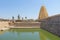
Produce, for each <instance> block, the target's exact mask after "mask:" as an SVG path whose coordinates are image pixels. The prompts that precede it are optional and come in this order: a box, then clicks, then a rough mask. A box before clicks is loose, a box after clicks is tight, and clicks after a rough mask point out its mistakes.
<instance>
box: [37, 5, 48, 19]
mask: <svg viewBox="0 0 60 40" xmlns="http://www.w3.org/2000/svg"><path fill="white" fill-rule="evenodd" d="M47 17H48V13H47V10H46V8H45V6H42V7H41V10H40V12H39V17H38V20H41V19H44V18H47Z"/></svg>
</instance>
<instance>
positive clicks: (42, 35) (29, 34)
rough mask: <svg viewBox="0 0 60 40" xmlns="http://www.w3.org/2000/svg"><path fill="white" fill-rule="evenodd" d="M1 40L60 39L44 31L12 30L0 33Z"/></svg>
mask: <svg viewBox="0 0 60 40" xmlns="http://www.w3.org/2000/svg"><path fill="white" fill-rule="evenodd" d="M0 40H60V37H58V36H56V35H53V34H51V33H49V32H47V31H45V30H42V29H10V30H7V31H0Z"/></svg>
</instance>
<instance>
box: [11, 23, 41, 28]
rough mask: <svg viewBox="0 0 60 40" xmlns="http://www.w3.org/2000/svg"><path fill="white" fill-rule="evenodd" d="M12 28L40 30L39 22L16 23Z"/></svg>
mask: <svg viewBox="0 0 60 40" xmlns="http://www.w3.org/2000/svg"><path fill="white" fill-rule="evenodd" d="M13 26H14V27H11V28H40V23H39V22H15V23H14V25H13Z"/></svg>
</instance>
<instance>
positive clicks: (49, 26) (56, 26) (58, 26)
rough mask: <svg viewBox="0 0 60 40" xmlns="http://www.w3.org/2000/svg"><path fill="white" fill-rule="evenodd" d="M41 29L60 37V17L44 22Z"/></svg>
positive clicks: (49, 18) (47, 19) (56, 16)
mask: <svg viewBox="0 0 60 40" xmlns="http://www.w3.org/2000/svg"><path fill="white" fill-rule="evenodd" d="M42 21H43V22H41V24H40V28H42V29H45V30H47V31H49V32H51V33H53V34H56V35H58V36H60V15H55V16H51V17H48V18H46V19H44V20H42Z"/></svg>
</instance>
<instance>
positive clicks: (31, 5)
mask: <svg viewBox="0 0 60 40" xmlns="http://www.w3.org/2000/svg"><path fill="white" fill-rule="evenodd" d="M42 5H45V7H46V9H47V11H48V14H49V16H52V15H56V14H60V0H0V18H8V19H10V18H11V17H12V16H14V17H15V18H17V15H18V14H20V16H21V17H25V16H26V17H27V18H28V19H29V18H30V19H32V18H33V19H37V18H38V14H39V11H40V8H41V6H42Z"/></svg>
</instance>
